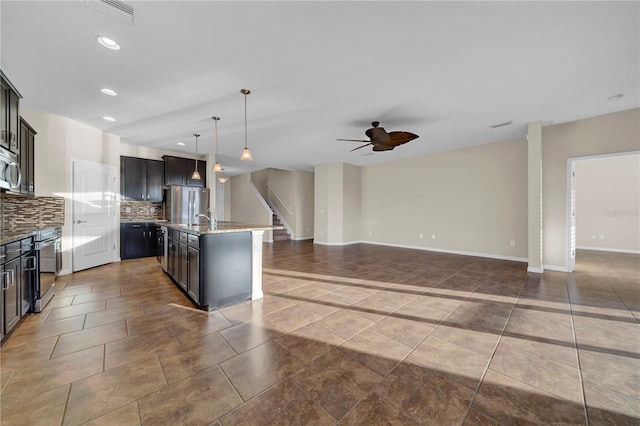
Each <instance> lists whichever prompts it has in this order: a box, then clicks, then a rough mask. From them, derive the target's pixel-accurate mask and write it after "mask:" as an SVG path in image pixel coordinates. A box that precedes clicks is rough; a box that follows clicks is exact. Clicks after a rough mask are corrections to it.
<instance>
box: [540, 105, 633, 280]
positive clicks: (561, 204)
mask: <svg viewBox="0 0 640 426" xmlns="http://www.w3.org/2000/svg"><path fill="white" fill-rule="evenodd" d="M639 149H640V109H637V108H636V109H633V110H628V111H622V112H617V113H613V114H607V115H602V116H598V117H593V118H587V119H584V120H578V121H573V122H570V123H564V124H557V125H553V126H548V127H543V128H542V192H543V224H542V228H543V259H544V267H545V269H559V270H566V268H567V267H568V259H567V257H568V248H567V241H568V230H567V159H569V158H576V157H585V156H591V155H602V154H612V153H622V152H632V151H637V150H639Z"/></svg>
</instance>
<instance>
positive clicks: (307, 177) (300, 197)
mask: <svg viewBox="0 0 640 426" xmlns="http://www.w3.org/2000/svg"><path fill="white" fill-rule="evenodd" d="M292 173H293V177H294V179H295V182H296V187H295V194H296V195H295V200H296V202H297V206H296V212H297V216H298V218H297V220H296V228H295V238H296V239H298V240H300V239H309V238H313V228H314V226H313V222H314V217H313V212H314V206H313V201H314V193H313V189H314V182H313V181H314V176H313V173H312V172H302V171H296V172H292Z"/></svg>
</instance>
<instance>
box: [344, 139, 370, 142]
mask: <svg viewBox="0 0 640 426" xmlns="http://www.w3.org/2000/svg"><path fill="white" fill-rule="evenodd" d="M336 140H337V141H347V142H369V141H365V140H362V139H336Z"/></svg>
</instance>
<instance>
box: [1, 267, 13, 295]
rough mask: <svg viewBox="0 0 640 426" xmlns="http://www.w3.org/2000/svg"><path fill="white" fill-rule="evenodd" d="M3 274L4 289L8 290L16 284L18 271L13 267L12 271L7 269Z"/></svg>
mask: <svg viewBox="0 0 640 426" xmlns="http://www.w3.org/2000/svg"><path fill="white" fill-rule="evenodd" d="M2 276H3V277H4V278H3V280H2V289H3V290H6V289H8V288H9V287H13V286H15V285H16V283H15V281H16V273H15V271H14V270H13V269H11V270H10V271H6V272H3V273H2ZM7 277H10V278H11V279H10V280H9V279H7Z"/></svg>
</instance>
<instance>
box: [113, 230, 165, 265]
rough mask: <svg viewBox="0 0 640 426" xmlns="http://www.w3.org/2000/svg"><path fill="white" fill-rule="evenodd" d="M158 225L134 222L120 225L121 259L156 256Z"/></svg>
mask: <svg viewBox="0 0 640 426" xmlns="http://www.w3.org/2000/svg"><path fill="white" fill-rule="evenodd" d="M157 229H158V225H156V224H154V223H151V222H132V223H122V224H120V258H121V259H123V260H125V259H137V258H140V257H151V256H156V255H157V253H158V240H157V237H156V230H157Z"/></svg>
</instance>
